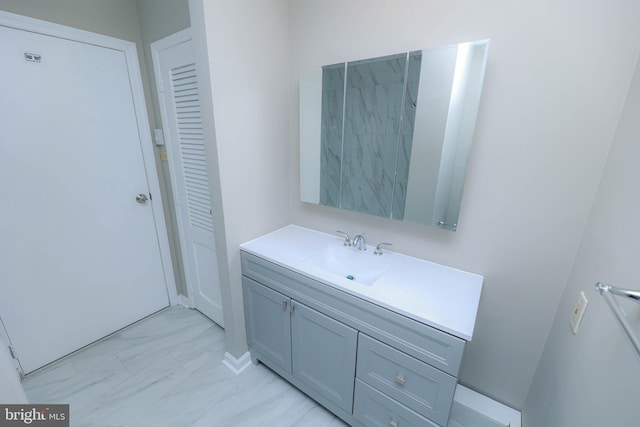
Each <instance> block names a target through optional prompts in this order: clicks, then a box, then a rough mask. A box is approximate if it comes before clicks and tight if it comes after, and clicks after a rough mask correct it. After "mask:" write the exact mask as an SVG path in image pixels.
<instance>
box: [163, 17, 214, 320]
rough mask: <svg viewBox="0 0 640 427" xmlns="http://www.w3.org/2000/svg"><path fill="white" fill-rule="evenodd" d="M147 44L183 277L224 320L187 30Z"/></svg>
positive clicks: (198, 300) (200, 302)
mask: <svg viewBox="0 0 640 427" xmlns="http://www.w3.org/2000/svg"><path fill="white" fill-rule="evenodd" d="M151 48H152V52H153V58H154V70H155V74H156V80H157V86H158V87H157V89H158V99H159V103H160V110H161V113H162V122H163V131H164V134H165V141H166V144H167V151H168V154H169V156H168V157H169V170H170V173H171V185H172V188H173V196H174V201H175V208H176V214H177V221H178V234H179V235H180V245H181V248H182V258H183V262H184V270H185V279H186V281H187V286H188V288H189V293H190V294H191V296H192V300H193V303H194V305H195V307H196V308H197V309H198V310H200V311H201V312H202V313H204V314H205V315H207V316H208V317H209V318H211V319H212V320H213V321H215V322H216V323H218V324H219V325H220V326H224V323H223V316H222V297H221V294H220V279H219V276H218V265H217V255H216V249H215V235H214V230H213V211H212V207H211V199H210V195H209V180H208V177H207V162H206V157H205V148H204V141H203V138H202V117H201V113H200V100H199V96H198V82H197V78H196V66H195V59H194V54H193V47H192V41H191V34H190V30H184V31H181V32H179V33H176V34H174V35H172V36H169V37H167V38H165V39H162V40H159V41H157V42H155V43H153V44H152V45H151Z"/></svg>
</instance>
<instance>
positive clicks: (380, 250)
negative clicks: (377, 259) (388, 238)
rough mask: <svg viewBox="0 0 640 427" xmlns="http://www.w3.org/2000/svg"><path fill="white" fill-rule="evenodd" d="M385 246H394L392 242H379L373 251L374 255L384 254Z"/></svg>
mask: <svg viewBox="0 0 640 427" xmlns="http://www.w3.org/2000/svg"><path fill="white" fill-rule="evenodd" d="M383 246H392V245H391V243H378V246H376V250H375V251H373V254H374V255H382V247H383Z"/></svg>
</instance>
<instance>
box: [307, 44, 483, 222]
mask: <svg viewBox="0 0 640 427" xmlns="http://www.w3.org/2000/svg"><path fill="white" fill-rule="evenodd" d="M488 47H489V41H488V40H482V41H477V42H471V43H461V44H458V45H452V46H447V47H443V48H437V49H427V50H421V51H420V50H419V51H412V52H405V53H401V54H396V55H389V56H384V57H380V58H372V59H365V60H359V61H349V62H344V63H339V64H332V65H326V66H323V67H316V68H313V69H308V70H303V72H302V73H301V79H300V137H301V139H300V171H301V172H300V198H301V200H302V201H304V202H309V203H316V204H321V205H325V206H331V207H336V208H341V209H348V210H353V211H357V212H362V213H366V214H371V215H377V216H382V217H385V218H391V219H396V220H404V221H411V222H416V223H420V224H425V225H431V226H436V227H439V228H444V229H448V230H455V229H456V228H457V223H458V214H459V210H460V202H461V199H462V191H463V187H464V181H465V177H466V166H467V162H468V154H469V148H470V146H471V141H472V139H473V132H474V129H475V122H476V116H477V111H478V105H479V103H480V94H481V91H482V82H483V80H484V70H485V66H486V60H487V52H488Z"/></svg>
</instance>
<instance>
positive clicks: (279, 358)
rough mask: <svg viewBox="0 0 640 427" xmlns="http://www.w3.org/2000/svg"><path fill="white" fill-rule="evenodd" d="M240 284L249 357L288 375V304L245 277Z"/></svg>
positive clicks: (287, 301) (280, 295) (289, 319)
mask: <svg viewBox="0 0 640 427" xmlns="http://www.w3.org/2000/svg"><path fill="white" fill-rule="evenodd" d="M242 283H243V287H244V303H245V313H246V320H247V341H248V344H249V350H250V351H251V356H252V357H253V358H254V359H255V358H257V359H260V360H261V361H262V362H265V363H266V364H267V365H269V364H274V365H276V366H279V367H280V368H282V369H285V370H286V371H287V372H291V317H290V315H289V308H290V304H291V300H290V299H289V298H288V297H286V296H284V295H282V294H281V293H278V292H276V291H273V290H271V289H269V288H267V287H265V286H263V285H261V284H259V283H257V282H254V281H253V280H251V279H248V278H246V277H243V278H242Z"/></svg>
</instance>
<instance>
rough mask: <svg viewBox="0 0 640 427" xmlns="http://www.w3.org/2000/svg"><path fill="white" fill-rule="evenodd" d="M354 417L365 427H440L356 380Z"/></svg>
mask: <svg viewBox="0 0 640 427" xmlns="http://www.w3.org/2000/svg"><path fill="white" fill-rule="evenodd" d="M355 390H356V391H355V397H354V402H353V416H354V417H355V418H356V420H358V421H360V422H361V423H362V424H363V425H365V426H377V427H424V426H426V427H438V425H437V424H436V423H434V422H431V421H429V420H428V419H426V418H425V417H423V416H421V415H419V414H417V413H416V412H414V411H412V410H411V409H409V408H407V407H406V406H404V405H401V404H400V403H398V402H396V401H395V400H393V399H391V398H390V397H388V396H385V395H384V394H382V393H380V392H379V391H378V390H376V389H374V388H372V387H370V386H368V385H367V384H365V383H363V382H362V381H360V380H356V388H355Z"/></svg>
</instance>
